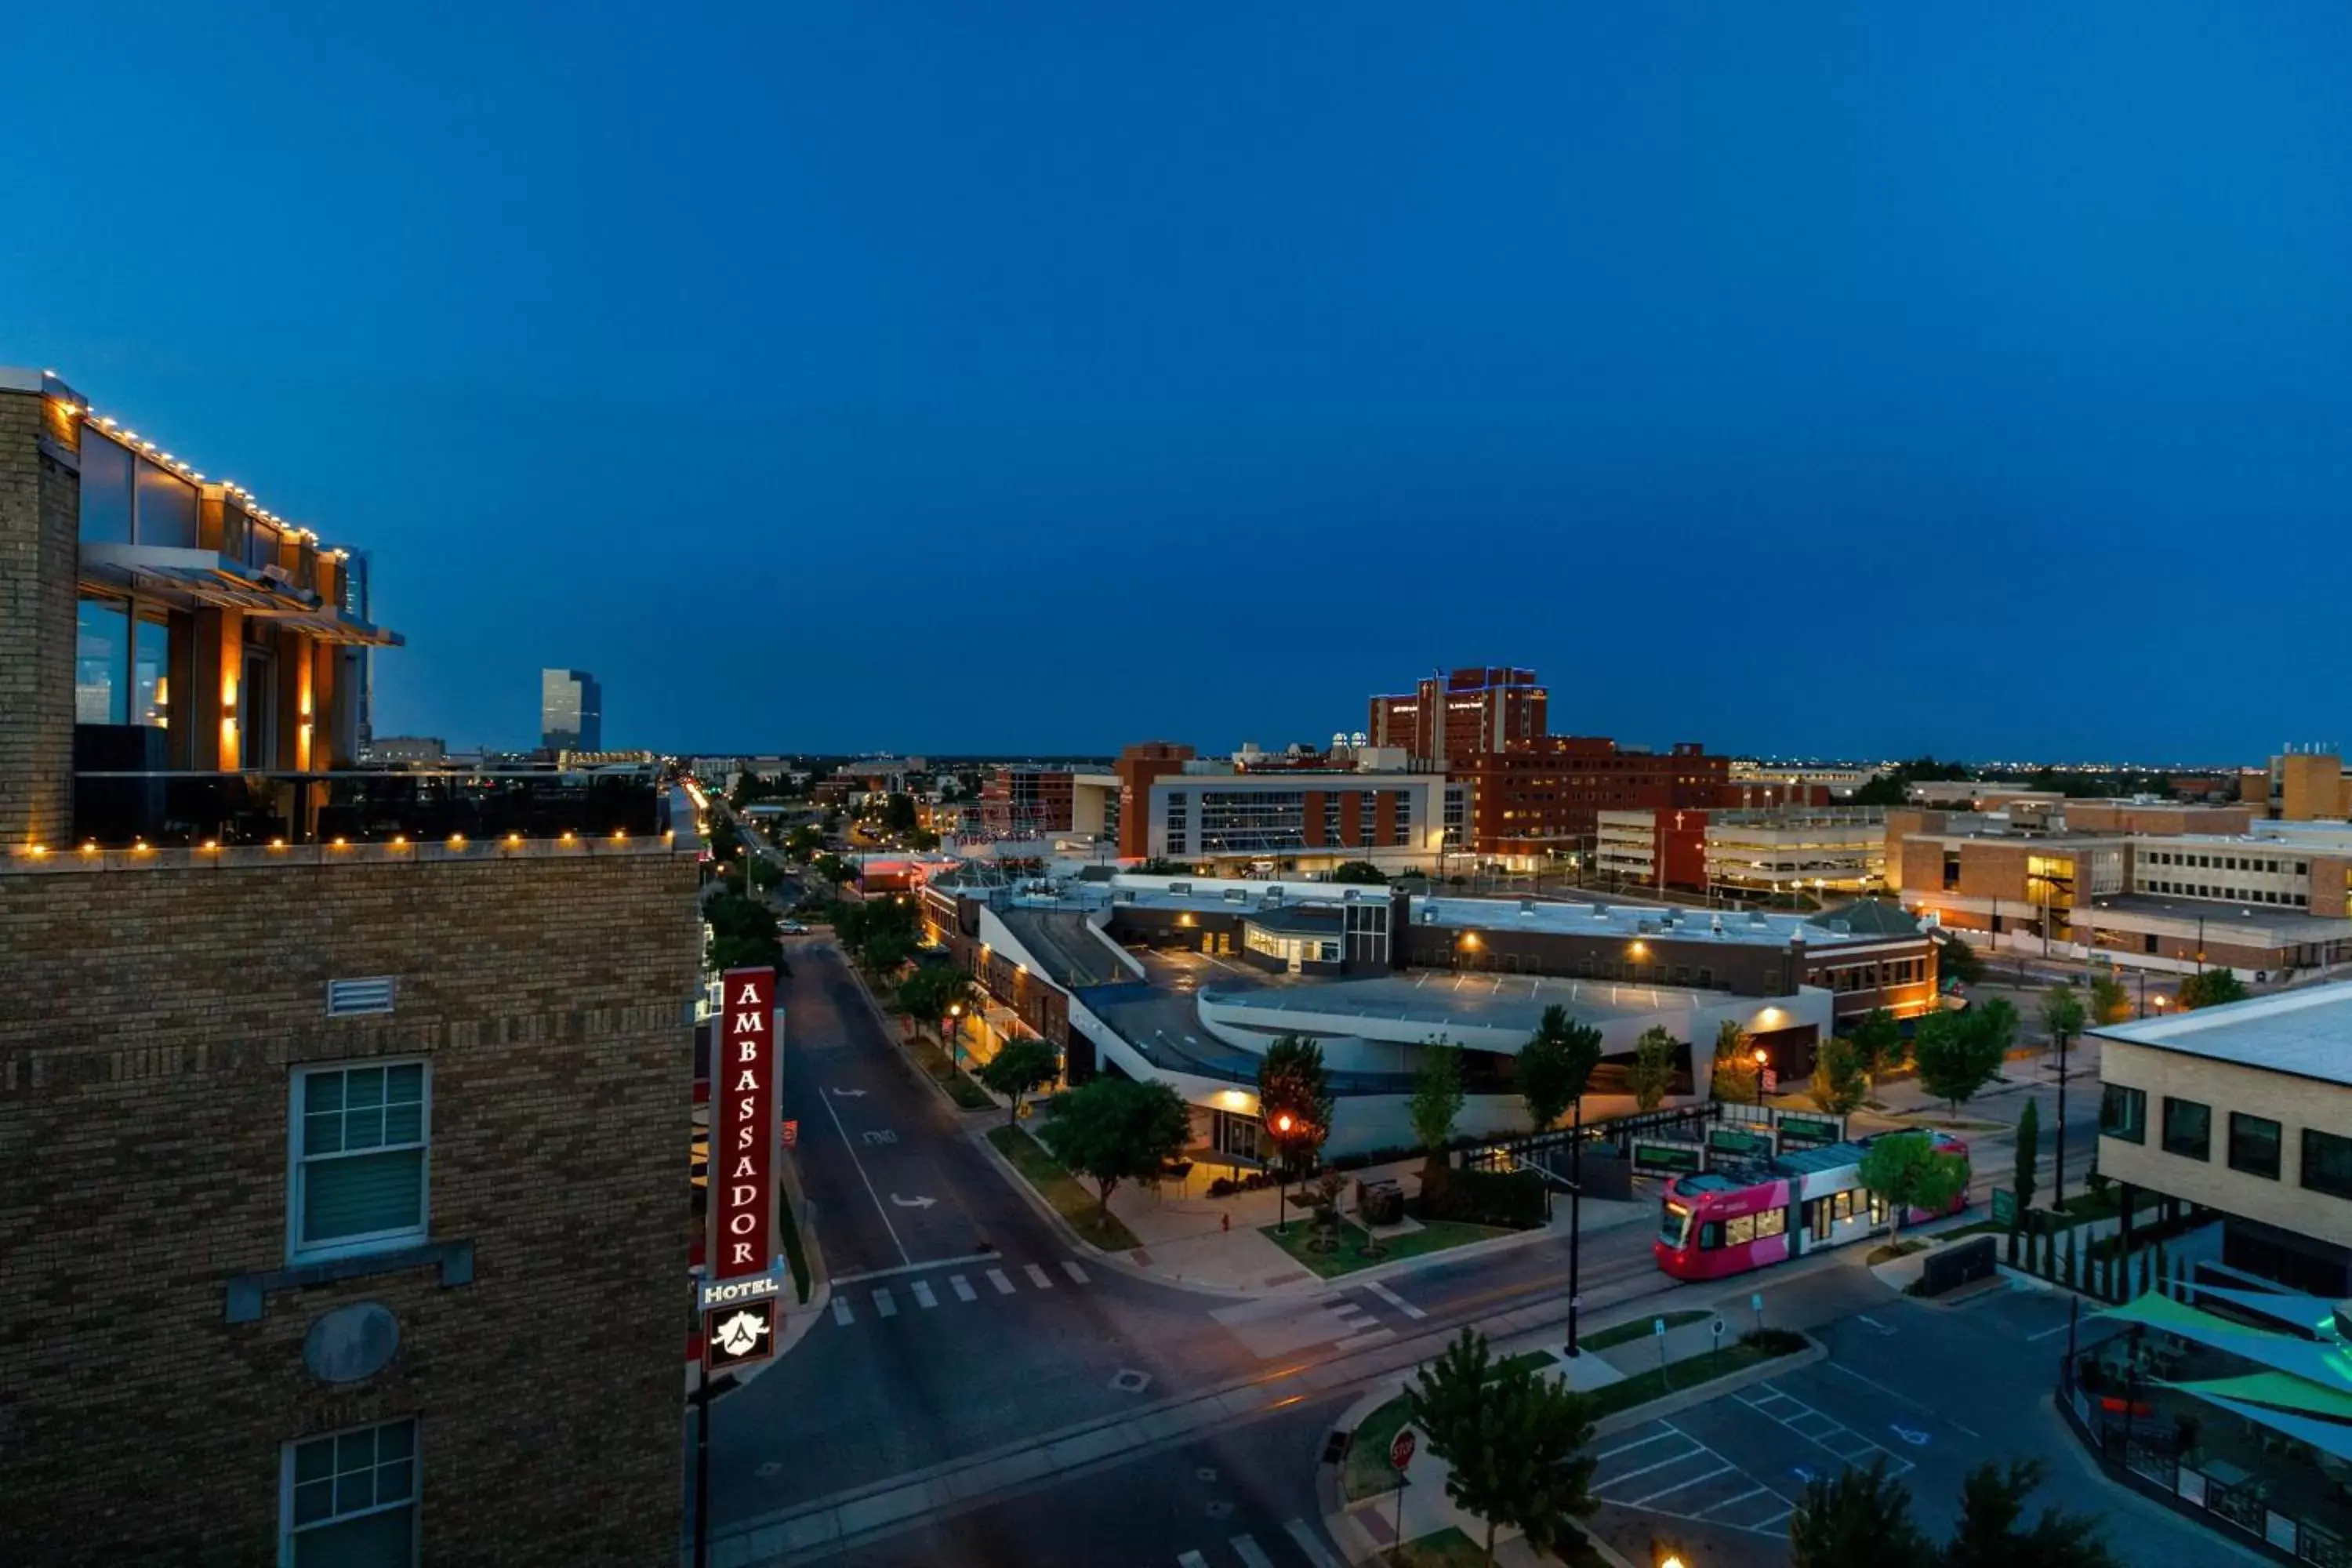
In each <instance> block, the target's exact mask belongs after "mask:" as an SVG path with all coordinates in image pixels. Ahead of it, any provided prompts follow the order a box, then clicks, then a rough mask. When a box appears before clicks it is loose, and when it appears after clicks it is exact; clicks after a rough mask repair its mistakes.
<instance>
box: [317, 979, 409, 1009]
mask: <svg viewBox="0 0 2352 1568" xmlns="http://www.w3.org/2000/svg"><path fill="white" fill-rule="evenodd" d="M392 978H393V977H392V976H391V975H389V974H379V975H376V976H375V977H374V978H373V979H369V980H330V981H328V982H327V1016H328V1017H330V1018H349V1017H352V1016H356V1015H359V1014H362V1013H389V1012H391V1011H392Z"/></svg>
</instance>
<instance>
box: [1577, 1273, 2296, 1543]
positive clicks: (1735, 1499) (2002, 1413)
mask: <svg viewBox="0 0 2352 1568" xmlns="http://www.w3.org/2000/svg"><path fill="white" fill-rule="evenodd" d="M2066 1321H2067V1304H2066V1298H2064V1297H2063V1295H2060V1294H2058V1293H2056V1292H2053V1291H2041V1290H2030V1289H2006V1290H1995V1291H1990V1292H1988V1293H1986V1294H1982V1295H1979V1296H1978V1297H1976V1298H1974V1299H1973V1300H1969V1301H1967V1302H1966V1303H1964V1304H1961V1305H1958V1306H1952V1307H1937V1306H1930V1305H1927V1304H1926V1303H1923V1302H1919V1301H1914V1300H1904V1299H1902V1298H1899V1297H1895V1296H1891V1295H1890V1296H1889V1297H1887V1298H1886V1300H1885V1304H1884V1305H1883V1306H1880V1305H1874V1306H1873V1307H1872V1308H1871V1310H1868V1311H1866V1312H1861V1313H1856V1314H1854V1315H1853V1316H1850V1317H1847V1318H1844V1319H1843V1320H1841V1321H1837V1322H1835V1323H1832V1324H1831V1325H1829V1326H1828V1327H1827V1328H1825V1329H1821V1330H1817V1331H1815V1333H1816V1337H1817V1338H1819V1339H1821V1340H1822V1342H1824V1343H1825V1344H1827V1345H1828V1347H1829V1351H1830V1355H1829V1358H1828V1359H1827V1360H1825V1361H1821V1362H1817V1363H1813V1364H1811V1365H1810V1366H1804V1367H1800V1368H1798V1369H1797V1370H1795V1371H1793V1372H1790V1373H1786V1374H1785V1375H1783V1376H1780V1377H1777V1378H1774V1379H1772V1380H1771V1381H1769V1382H1768V1383H1759V1384H1751V1385H1749V1386H1748V1387H1746V1388H1743V1389H1739V1390H1738V1391H1736V1392H1734V1393H1730V1394H1723V1395H1720V1396H1718V1397H1717V1398H1715V1399H1713V1400H1710V1401H1708V1402H1707V1403H1706V1404H1704V1405H1696V1406H1693V1407H1691V1408H1689V1409H1686V1410H1682V1411H1677V1412H1675V1413H1674V1414H1673V1415H1668V1416H1665V1417H1663V1418H1661V1419H1658V1420H1654V1421H1649V1422H1644V1423H1643V1424H1642V1425H1641V1426H1635V1427H1632V1428H1629V1429H1627V1430H1624V1431H1622V1432H1615V1433H1612V1434H1610V1435H1609V1436H1606V1437H1603V1438H1601V1439H1600V1440H1598V1441H1597V1442H1596V1444H1595V1445H1594V1449H1595V1453H1596V1454H1597V1456H1598V1457H1599V1459H1600V1463H1599V1465H1598V1467H1597V1468H1596V1469H1595V1471H1594V1476H1593V1486H1592V1489H1593V1492H1594V1494H1595V1495H1596V1496H1597V1497H1599V1498H1601V1500H1602V1505H1603V1506H1602V1508H1601V1511H1600V1513H1599V1514H1598V1515H1596V1516H1595V1518H1594V1521H1593V1523H1594V1526H1595V1528H1596V1529H1597V1530H1598V1531H1600V1532H1601V1534H1602V1535H1603V1536H1604V1537H1605V1538H1607V1539H1608V1540H1609V1541H1610V1542H1611V1543H1612V1545H1614V1546H1616V1547H1617V1549H1618V1550H1619V1551H1621V1552H1624V1553H1625V1554H1626V1555H1627V1556H1628V1557H1629V1558H1631V1559H1633V1561H1634V1562H1637V1563H1642V1562H1648V1561H1651V1558H1650V1556H1649V1555H1648V1554H1649V1552H1650V1551H1651V1547H1652V1543H1653V1542H1654V1541H1657V1540H1661V1539H1664V1540H1670V1541H1672V1542H1674V1543H1675V1545H1676V1546H1677V1547H1678V1548H1679V1549H1680V1550H1681V1552H1682V1555H1683V1557H1684V1560H1685V1562H1686V1563H1691V1564H1692V1565H1693V1568H1700V1565H1702V1564H1704V1565H1706V1568H1785V1564H1786V1563H1788V1561H1789V1552H1788V1531H1789V1516H1790V1510H1791V1509H1792V1508H1793V1507H1794V1506H1795V1505H1796V1503H1797V1501H1798V1500H1800V1499H1801V1497H1802V1496H1803V1493H1804V1488H1805V1483H1806V1482H1807V1480H1809V1479H1811V1478H1813V1477H1816V1476H1829V1475H1834V1474H1836V1473H1837V1472H1838V1471H1839V1470H1841V1469H1843V1468H1846V1467H1848V1466H1853V1467H1867V1466H1868V1465H1870V1464H1871V1463H1872V1462H1873V1461H1874V1460H1880V1459H1883V1460H1884V1461H1885V1465H1886V1468H1887V1469H1888V1471H1889V1472H1890V1473H1892V1474H1894V1475H1896V1476H1899V1477H1900V1478H1901V1479H1903V1481H1904V1484H1905V1485H1906V1486H1907V1487H1909V1488H1910V1490H1911V1497H1912V1511H1913V1514H1914V1517H1916V1519H1917V1520H1918V1521H1919V1522H1920V1524H1921V1525H1922V1527H1923V1528H1925V1529H1926V1530H1927V1531H1928V1532H1929V1534H1930V1535H1931V1536H1934V1537H1936V1538H1937V1539H1942V1538H1944V1537H1947V1536H1948V1534H1949V1533H1950V1531H1951V1527H1952V1525H1953V1523H1954V1521H1956V1519H1957V1517H1958V1498H1959V1490H1960V1483H1961V1480H1962V1479H1963V1478H1964V1477H1965V1476H1966V1475H1967V1473H1968V1471H1969V1469H1971V1468H1974V1467H1975V1466H1977V1465H1979V1464H1982V1463H1984V1462H1986V1461H1987V1460H2000V1461H2006V1460H2008V1459H2011V1458H2039V1459H2041V1460H2042V1461H2043V1464H2044V1466H2045V1468H2046V1472H2047V1473H2046V1478H2045V1479H2044V1481H2043V1484H2042V1489H2041V1490H2040V1491H2039V1492H2037V1493H2036V1494H2035V1495H2034V1498H2033V1499H2032V1503H2031V1504H2030V1508H2031V1509H2032V1510H2039V1509H2040V1508H2042V1507H2044V1506H2054V1507H2058V1508H2063V1509H2066V1510H2073V1511H2090V1512H2097V1513H2099V1514H2101V1515H2103V1516H2105V1519H2106V1521H2107V1530H2108V1540H2109V1542H2110V1544H2111V1545H2112V1546H2113V1547H2114V1548H2115V1550H2116V1554H2117V1555H2118V1556H2119V1557H2121V1558H2122V1559H2123V1560H2124V1561H2126V1562H2129V1563H2235V1562H2255V1561H2259V1559H2256V1558H2253V1557H2251V1556H2248V1555H2246V1554H2245V1553H2243V1552H2241V1551H2240V1550H2239V1549H2237V1548H2236V1547H2234V1546H2231V1545H2230V1544H2229V1543H2227V1542H2223V1541H2221V1539H2220V1538H2219V1537H2217V1536H2214V1535H2213V1534H2211V1533H2210V1532H2209V1531H2205V1530H2203V1529H2201V1528H2200V1527H2199V1526H2197V1525H2195V1524H2192V1523H2190V1522H2189V1521H2187V1520H2184V1519H2180V1518H2179V1517H2177V1516H2175V1515H2173V1514H2171V1513H2169V1512H2168V1511H2166V1510H2163V1509H2161V1508H2158V1506H2157V1505H2155V1504H2153V1503H2150V1502H2148V1501H2147V1500H2143V1499H2141V1498H2139V1497H2137V1496H2136V1495H2134V1494H2132V1493H2130V1492H2127V1491H2126V1490H2125V1489H2123V1488H2121V1487H2118V1486H2116V1485H2114V1484H2112V1483H2110V1482H2109V1481H2107V1480H2106V1479H2105V1478H2104V1477H2103V1476H2102V1475H2100V1473H2099V1471H2098V1469H2097V1468H2096V1466H2095V1464H2094V1463H2093V1462H2092V1460H2091V1458H2089V1456H2088V1455H2086V1454H2084V1452H2083V1451H2082V1450H2081V1449H2080V1448H2079V1447H2077V1446H2076V1445H2075V1443H2074V1438H2073V1437H2072V1436H2071V1435H2070V1434H2069V1433H2068V1432H2067V1430H2066V1428H2065V1426H2063V1423H2062V1421H2061V1419H2060V1417H2059V1416H2058V1415H2057V1413H2056V1411H2055V1410H2054V1409H2053V1407H2052V1405H2051V1403H2050V1387H2051V1382H2052V1379H2053V1376H2054V1375H2055V1373H2056V1368H2057V1363H2058V1357H2059V1355H2060V1353H2061V1352H2063V1350H2064V1348H2065V1343H2066Z"/></svg>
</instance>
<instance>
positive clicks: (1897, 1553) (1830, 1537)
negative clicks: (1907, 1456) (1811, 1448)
mask: <svg viewBox="0 0 2352 1568" xmlns="http://www.w3.org/2000/svg"><path fill="white" fill-rule="evenodd" d="M1936 1556H1937V1552H1936V1549H1935V1548H1934V1547H1933V1546H1932V1545H1930V1544H1929V1543H1928V1541H1927V1535H1926V1534H1925V1533H1924V1532H1923V1531H1921V1530H1920V1529H1919V1527H1918V1525H1917V1524H1916V1523H1914V1522H1913V1521H1912V1518H1911V1492H1910V1489H1909V1488H1907V1487H1906V1486H1905V1485H1904V1484H1903V1483H1902V1482H1901V1481H1898V1480H1896V1479H1894V1478H1893V1477H1891V1476H1889V1475H1888V1474H1887V1473H1886V1457H1885V1455H1884V1454H1882V1455H1880V1456H1879V1457H1878V1458H1875V1459H1873V1460H1872V1461H1871V1464H1870V1468H1868V1469H1866V1470H1858V1469H1853V1468H1850V1467H1849V1468H1841V1469H1839V1470H1838V1472H1837V1473H1836V1474H1835V1475H1833V1476H1815V1477H1813V1478H1812V1479H1811V1480H1808V1481H1807V1482H1806V1483H1805V1494H1804V1496H1803V1497H1801V1498H1800V1499H1799V1500H1798V1501H1797V1508H1796V1511H1795V1512H1794V1513H1792V1514H1790V1516H1789V1562H1790V1568H1929V1565H1930V1564H1932V1563H1934V1562H1935V1560H1936Z"/></svg>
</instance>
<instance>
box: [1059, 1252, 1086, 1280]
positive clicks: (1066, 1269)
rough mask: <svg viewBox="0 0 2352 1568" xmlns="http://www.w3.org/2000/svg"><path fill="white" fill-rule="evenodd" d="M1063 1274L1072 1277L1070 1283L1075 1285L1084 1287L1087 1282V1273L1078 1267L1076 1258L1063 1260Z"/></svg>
mask: <svg viewBox="0 0 2352 1568" xmlns="http://www.w3.org/2000/svg"><path fill="white" fill-rule="evenodd" d="M1062 1272H1063V1273H1065V1274H1066V1275H1068V1276H1069V1277H1070V1282H1071V1283H1072V1284H1074V1285H1083V1284H1085V1283H1086V1282H1087V1271H1086V1270H1085V1269H1083V1268H1079V1267H1078V1265H1077V1260H1076V1258H1064V1259H1062Z"/></svg>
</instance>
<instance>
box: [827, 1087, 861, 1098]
mask: <svg viewBox="0 0 2352 1568" xmlns="http://www.w3.org/2000/svg"><path fill="white" fill-rule="evenodd" d="M828 1092H829V1093H833V1094H837V1095H839V1096H840V1097H841V1098H842V1099H844V1100H864V1099H865V1098H866V1091H865V1090H864V1089H832V1090H829V1091H828Z"/></svg>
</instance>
